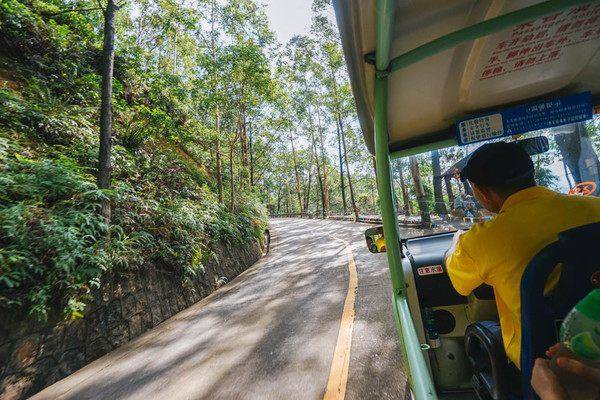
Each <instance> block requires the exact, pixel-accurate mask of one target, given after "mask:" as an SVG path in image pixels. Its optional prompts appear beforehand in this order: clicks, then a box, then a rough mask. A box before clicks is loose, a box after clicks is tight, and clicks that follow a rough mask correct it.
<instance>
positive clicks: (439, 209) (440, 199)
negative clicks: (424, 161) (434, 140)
mask: <svg viewBox="0 0 600 400" xmlns="http://www.w3.org/2000/svg"><path fill="white" fill-rule="evenodd" d="M431 169H432V173H433V197H434V201H435V206H434V210H435V213H436V214H437V215H447V214H448V210H447V209H446V204H445V203H444V192H443V189H442V171H441V167H440V153H439V151H438V150H433V151H432V152H431Z"/></svg>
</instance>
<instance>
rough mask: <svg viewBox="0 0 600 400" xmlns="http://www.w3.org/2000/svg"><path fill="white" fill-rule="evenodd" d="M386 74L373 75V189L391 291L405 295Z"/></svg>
mask: <svg viewBox="0 0 600 400" xmlns="http://www.w3.org/2000/svg"><path fill="white" fill-rule="evenodd" d="M387 87H388V78H387V76H383V77H376V78H375V163H376V166H377V190H378V193H379V208H380V210H381V220H382V222H383V235H384V236H385V247H386V254H387V259H388V265H389V268H390V275H391V278H392V286H393V289H394V293H395V294H397V295H398V296H405V295H406V294H405V291H406V284H405V283H404V274H403V272H402V253H401V250H400V235H399V234H398V221H397V218H396V210H395V208H394V199H393V195H392V176H391V170H390V153H389V148H388V126H387Z"/></svg>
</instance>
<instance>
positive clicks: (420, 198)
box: [409, 156, 431, 227]
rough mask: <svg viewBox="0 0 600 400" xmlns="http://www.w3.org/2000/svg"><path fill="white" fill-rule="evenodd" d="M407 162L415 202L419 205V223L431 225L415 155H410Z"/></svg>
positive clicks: (426, 225)
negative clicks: (415, 198)
mask: <svg viewBox="0 0 600 400" xmlns="http://www.w3.org/2000/svg"><path fill="white" fill-rule="evenodd" d="M409 163H410V172H411V174H412V178H413V184H414V188H415V195H416V197H417V204H418V205H419V212H420V214H421V224H422V225H423V226H425V227H428V226H430V225H431V216H430V215H429V206H428V204H427V199H426V197H425V191H424V190H423V183H422V182H421V172H420V171H419V161H418V160H417V157H415V156H410V157H409Z"/></svg>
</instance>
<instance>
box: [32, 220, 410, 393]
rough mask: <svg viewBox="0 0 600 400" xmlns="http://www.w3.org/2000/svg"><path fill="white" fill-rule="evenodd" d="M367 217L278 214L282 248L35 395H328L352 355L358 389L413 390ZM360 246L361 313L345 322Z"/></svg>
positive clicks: (350, 377)
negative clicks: (368, 237) (369, 241)
mask: <svg viewBox="0 0 600 400" xmlns="http://www.w3.org/2000/svg"><path fill="white" fill-rule="evenodd" d="M366 227H368V226H367V225H365V224H357V223H352V222H343V221H320V220H301V219H276V220H272V221H271V228H272V231H273V233H274V235H273V236H274V237H273V242H272V251H271V252H270V254H269V255H267V256H266V257H265V258H263V259H262V260H261V261H259V262H258V263H257V264H256V265H255V266H253V267H252V268H251V269H249V270H248V271H246V272H245V273H244V274H242V275H241V276H239V277H238V278H237V279H235V280H234V281H233V282H231V283H230V284H228V285H226V286H225V287H223V288H221V289H220V290H219V291H218V292H216V293H214V294H213V295H211V296H209V297H208V298H206V299H204V300H203V301H201V302H199V303H197V304H195V305H194V306H192V307H190V308H189V309H187V310H184V311H182V312H181V313H179V314H177V315H175V316H174V317H172V318H171V319H169V320H167V321H165V322H164V323H162V324H160V325H159V326H157V327H156V328H155V329H153V330H151V331H149V332H147V333H146V334H144V335H142V336H140V337H139V338H137V339H135V340H133V341H131V342H129V343H128V344H126V345H124V346H123V347H121V348H119V349H117V350H115V351H113V352H112V353H110V354H107V355H106V356H104V357H102V358H100V359H98V360H97V361H95V362H93V363H91V364H90V365H88V366H87V367H85V368H83V369H81V370H79V371H77V372H76V373H74V374H73V375H71V376H69V377H67V378H65V379H63V380H62V381H60V382H57V383H56V384H54V385H52V386H50V387H49V388H47V389H46V390H44V391H42V392H40V393H38V394H37V395H36V396H34V399H36V400H39V399H144V400H146V399H211V400H212V399H286V400H290V399H322V398H323V396H324V395H325V391H326V388H327V387H328V383H329V384H330V385H331V380H332V379H333V380H335V379H337V378H339V377H337V378H336V377H334V378H332V379H330V371H331V370H332V363H333V364H334V366H337V367H338V370H339V368H340V367H341V368H342V369H341V371H343V364H344V362H345V361H344V354H345V355H346V360H349V361H346V363H347V364H348V369H347V382H345V381H344V379H343V374H342V375H341V376H342V379H341V381H340V382H341V384H343V386H344V389H345V398H346V399H374V398H377V399H399V398H403V393H404V388H405V382H406V378H405V375H404V373H403V370H402V367H401V361H400V350H399V347H398V343H397V339H396V338H397V335H396V331H395V326H394V321H393V317H392V313H391V303H390V290H389V287H390V282H389V277H388V271H387V269H386V268H387V267H386V265H385V263H384V258H383V257H384V255H380V254H376V255H375V254H370V253H369V252H368V251H367V250H366V246H365V245H364V244H363V239H362V236H361V234H362V231H363V230H364V229H366ZM339 239H341V240H339ZM344 241H346V242H347V243H349V246H348V248H347V247H346V245H345V244H344ZM348 249H349V250H350V251H348ZM352 257H353V259H354V261H355V265H356V271H357V276H358V287H357V290H356V299H355V301H354V303H353V304H352V302H350V303H351V304H349V306H350V308H352V305H354V309H353V310H351V311H353V312H354V315H355V317H354V319H352V318H350V319H346V320H345V322H344V323H341V322H340V321H341V320H342V315H345V317H348V315H350V316H352V314H348V313H347V311H348V310H346V309H345V308H344V304H345V302H346V303H347V301H346V296H347V294H348V287H349V283H350V284H352V279H350V271H351V266H350V265H349V259H350V258H352ZM346 308H347V307H346ZM348 323H350V325H348ZM340 326H342V327H343V328H342V330H340ZM349 326H350V327H351V334H352V336H351V337H350V336H348V338H347V339H348V340H347V342H344V340H343V337H342V336H343V335H342V334H341V333H340V332H348V330H347V328H348V327H349ZM344 329H345V330H344ZM339 333H340V334H339ZM338 336H339V338H338ZM338 342H340V343H339V344H338ZM344 343H345V344H344ZM334 351H335V354H336V357H334ZM340 354H341V358H340V357H338V356H340ZM348 354H349V357H347V356H348ZM334 359H335V362H334ZM331 375H335V374H334V373H332V374H331ZM338 383H339V382H338ZM334 398H336V397H335V396H334ZM337 398H340V396H337Z"/></svg>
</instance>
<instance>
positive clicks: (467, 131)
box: [456, 92, 592, 145]
mask: <svg viewBox="0 0 600 400" xmlns="http://www.w3.org/2000/svg"><path fill="white" fill-rule="evenodd" d="M591 118H592V94H591V93H590V92H585V93H579V94H574V95H571V96H565V97H559V98H554V99H549V100H542V101H537V102H534V103H530V104H524V105H520V106H515V107H510V108H507V109H505V110H501V111H498V112H494V113H489V114H484V115H480V116H477V117H468V118H464V119H462V120H459V121H458V122H457V123H456V139H457V141H458V144H459V145H467V144H471V143H475V142H480V141H482V140H488V139H495V138H499V137H503V136H511V135H518V134H522V133H526V132H531V131H536V130H538V129H546V128H552V127H554V126H560V125H566V124H572V123H575V122H582V121H586V120H588V119H591Z"/></svg>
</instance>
